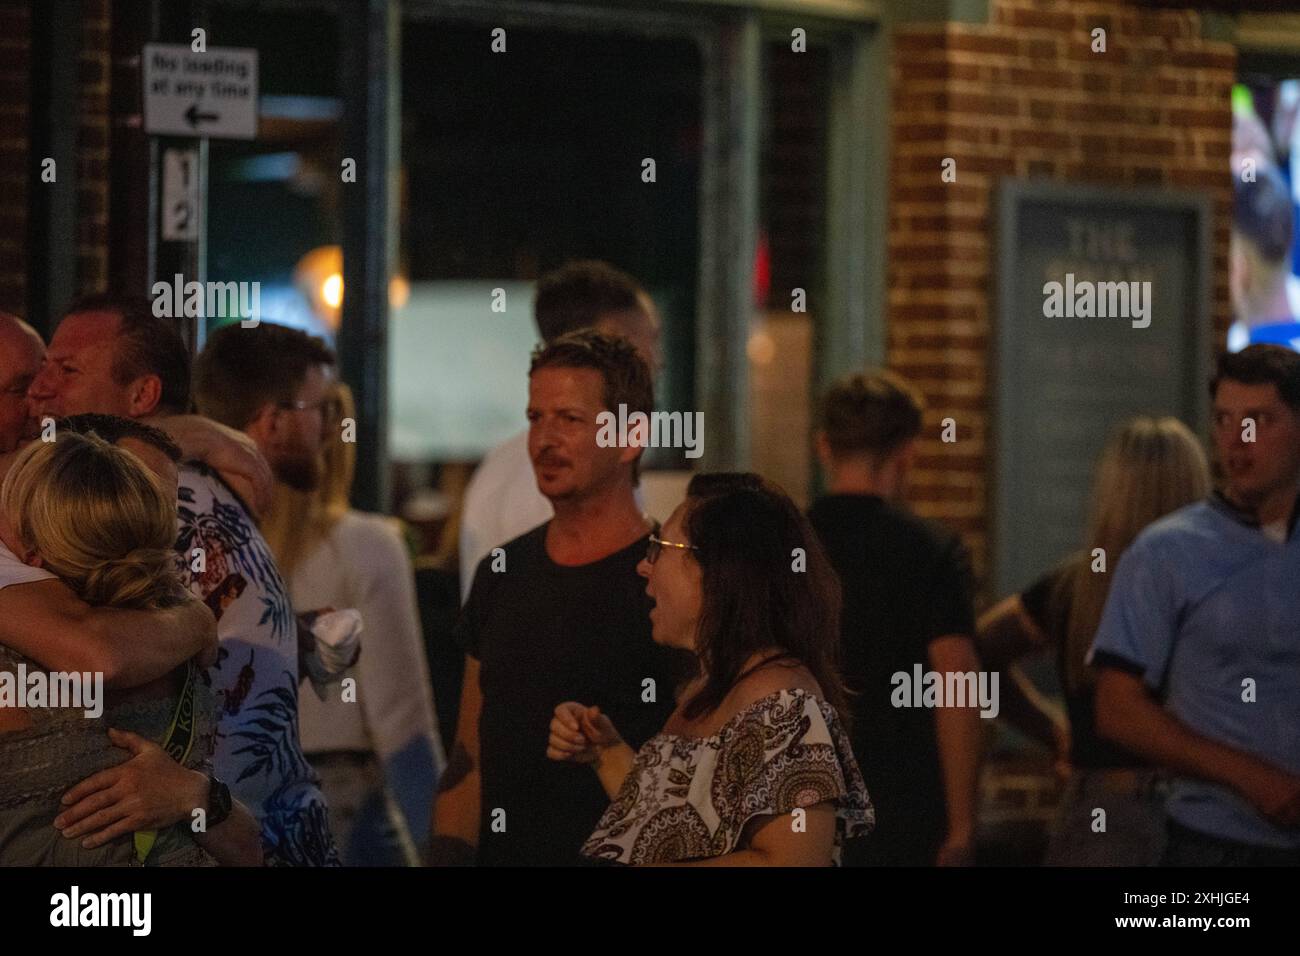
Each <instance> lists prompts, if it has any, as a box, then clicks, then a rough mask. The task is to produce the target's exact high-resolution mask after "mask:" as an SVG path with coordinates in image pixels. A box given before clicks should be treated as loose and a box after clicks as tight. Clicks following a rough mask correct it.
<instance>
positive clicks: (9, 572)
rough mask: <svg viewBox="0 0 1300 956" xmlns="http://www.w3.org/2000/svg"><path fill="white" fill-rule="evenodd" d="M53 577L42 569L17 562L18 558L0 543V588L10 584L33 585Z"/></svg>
mask: <svg viewBox="0 0 1300 956" xmlns="http://www.w3.org/2000/svg"><path fill="white" fill-rule="evenodd" d="M53 577H54V575H52V574H50V572H49V571H46V570H45V569H44V568H34V567H32V566H31V565H30V564H24V563H23V562H22V561H19V560H18V556H17V555H16V554H14V553H13V552H12V551H10V550H9V549H8V548H6V547H5V546H4V544H3V542H0V588H7V587H9V586H10V585H11V584H34V583H36V582H37V581H49V580H51V579H52V578H53Z"/></svg>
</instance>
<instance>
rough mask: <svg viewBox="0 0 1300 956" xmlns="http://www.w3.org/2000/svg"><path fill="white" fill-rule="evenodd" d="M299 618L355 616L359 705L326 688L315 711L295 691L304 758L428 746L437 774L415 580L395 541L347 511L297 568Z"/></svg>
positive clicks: (292, 585)
mask: <svg viewBox="0 0 1300 956" xmlns="http://www.w3.org/2000/svg"><path fill="white" fill-rule="evenodd" d="M288 585H289V594H290V596H291V597H292V599H293V606H294V609H295V610H296V611H299V612H302V611H312V610H317V609H319V608H323V607H333V608H335V609H341V608H345V607H354V608H356V609H357V610H358V611H360V612H361V619H362V624H363V627H364V630H363V631H362V633H361V658H360V660H358V662H357V664H356V666H354V667H352V668H351V669H350V670H348V672H347V673H346V674H345V675H344V676H345V677H352V678H355V679H356V702H355V703H350V702H345V701H344V700H343V694H342V685H341V684H332V685H330V687H329V692H328V693H327V695H326V699H325V700H324V701H323V702H322V701H321V700H320V699H319V698H318V697H317V696H316V694H315V692H314V691H313V690H312V689H311V688H310V687H309V686H307V685H304V686H303V687H302V688H301V693H300V694H299V702H298V716H299V722H300V732H301V736H302V749H303V751H304V752H306V753H307V754H308V755H311V754H313V753H320V752H321V751H326V750H362V751H371V752H373V753H374V754H375V755H376V756H378V757H379V759H380V761H381V762H386V761H387V758H389V757H390V756H392V755H393V754H396V753H398V752H401V751H403V750H404V749H406V748H408V747H409V746H410V744H411V742H412V741H413V739H414V738H416V737H423V738H425V739H426V741H427V743H428V745H429V747H430V749H431V751H432V752H433V754H434V755H435V759H436V761H437V766H438V770H439V772H441V770H442V768H443V767H444V766H445V764H446V756H445V754H444V753H443V747H442V742H441V738H440V736H439V734H438V733H437V716H436V715H435V712H434V709H433V690H432V686H431V684H430V682H429V667H428V663H427V660H426V658H425V655H424V641H423V638H422V636H421V632H420V618H419V612H418V610H417V607H416V600H415V575H414V572H413V570H412V568H411V559H410V557H409V555H408V554H407V550H406V546H405V544H404V543H403V541H402V538H401V534H400V533H399V532H398V530H397V528H396V527H395V526H394V524H393V522H392V521H391V520H390V519H388V518H385V517H383V516H381V515H372V514H364V513H362V512H359V511H349V512H348V513H347V514H345V515H344V516H343V517H342V518H341V519H340V520H339V521H338V523H336V524H335V525H334V528H333V530H332V531H331V532H330V534H329V537H327V538H326V539H325V540H323V541H321V542H320V543H319V544H318V545H317V546H316V547H315V548H314V549H313V550H312V552H311V553H310V554H308V555H306V556H305V557H304V559H303V560H302V561H300V562H299V564H298V567H297V568H296V569H295V570H294V573H293V575H292V578H291V579H290V580H289V582H288Z"/></svg>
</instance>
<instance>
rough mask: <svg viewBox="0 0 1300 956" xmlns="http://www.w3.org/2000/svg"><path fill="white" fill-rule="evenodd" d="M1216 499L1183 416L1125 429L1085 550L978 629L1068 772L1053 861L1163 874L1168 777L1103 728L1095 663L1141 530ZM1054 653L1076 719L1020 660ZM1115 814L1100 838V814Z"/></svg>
mask: <svg viewBox="0 0 1300 956" xmlns="http://www.w3.org/2000/svg"><path fill="white" fill-rule="evenodd" d="M1209 491H1210V473H1209V467H1208V465H1207V464H1206V456H1205V452H1204V450H1203V449H1202V448H1201V445H1200V443H1199V442H1197V440H1196V437H1195V436H1194V435H1193V434H1192V433H1191V431H1190V430H1189V429H1188V428H1187V426H1186V425H1184V424H1183V423H1182V422H1180V421H1178V420H1177V419H1176V418H1169V417H1166V418H1151V417H1146V416H1143V417H1138V418H1134V419H1132V420H1130V421H1128V422H1126V423H1125V424H1124V425H1123V426H1121V427H1120V428H1119V429H1117V430H1116V432H1115V433H1114V434H1113V435H1112V437H1111V439H1110V441H1109V442H1108V443H1107V445H1106V447H1105V449H1104V450H1103V452H1102V455H1101V458H1100V460H1099V462H1098V465H1097V470H1096V475H1095V478H1094V483H1093V492H1092V504H1091V509H1090V513H1089V518H1088V525H1087V532H1086V535H1087V536H1086V538H1085V542H1084V548H1083V549H1082V550H1081V551H1079V552H1076V553H1075V554H1072V555H1070V556H1069V557H1068V558H1066V559H1065V560H1064V561H1063V562H1061V563H1060V564H1059V565H1058V566H1057V567H1056V568H1054V569H1053V570H1051V571H1050V572H1048V573H1047V574H1045V575H1044V576H1043V577H1041V578H1040V579H1039V580H1038V581H1036V582H1035V583H1034V584H1032V585H1030V587H1028V588H1027V589H1026V590H1025V591H1023V592H1021V593H1020V594H1016V595H1012V596H1011V597H1008V598H1006V599H1004V600H1003V601H1001V602H1000V603H999V604H997V605H996V606H994V607H993V608H991V609H990V610H989V611H987V612H986V613H985V614H984V615H983V616H982V617H981V618H980V621H979V642H980V655H981V658H982V659H983V661H984V662H985V665H986V666H987V667H988V668H990V669H991V670H1000V671H1009V672H1010V673H1009V674H1008V676H1009V677H1010V678H1011V679H1010V680H1006V681H1003V685H1002V686H1003V693H1002V696H1003V703H1002V713H1003V716H1004V717H1005V718H1006V719H1007V720H1009V721H1010V722H1011V723H1013V724H1014V725H1015V726H1016V727H1017V728H1018V729H1020V730H1022V731H1023V732H1025V733H1026V734H1027V735H1029V736H1031V737H1033V738H1035V739H1038V740H1039V741H1041V742H1043V743H1045V744H1047V745H1048V746H1050V747H1052V748H1053V749H1054V750H1055V752H1056V754H1057V758H1058V770H1059V771H1060V772H1062V773H1065V772H1068V773H1069V782H1068V784H1067V786H1066V791H1065V794H1064V797H1063V798H1062V802H1061V807H1060V810H1059V812H1058V815H1057V819H1056V822H1055V824H1054V826H1053V832H1052V835H1051V841H1050V845H1049V847H1048V852H1047V858H1046V861H1045V862H1046V863H1047V864H1049V865H1056V866H1089V865H1105V866H1125V865H1128V866H1153V865H1155V863H1156V862H1157V861H1158V860H1159V858H1160V853H1161V850H1162V848H1163V842H1164V821H1163V811H1162V809H1161V803H1162V800H1161V788H1162V786H1163V781H1162V780H1161V779H1160V777H1159V775H1158V774H1157V773H1156V772H1155V771H1154V770H1153V769H1152V768H1150V767H1149V766H1148V765H1147V764H1146V762H1145V761H1143V760H1142V759H1141V758H1139V757H1137V756H1136V755H1134V754H1132V753H1129V752H1127V751H1125V750H1124V749H1123V748H1121V747H1118V746H1117V745H1115V744H1112V743H1110V742H1109V741H1107V740H1104V739H1103V738H1101V737H1100V736H1099V735H1098V734H1097V733H1096V730H1095V699H1094V698H1095V692H1096V686H1095V675H1094V674H1093V672H1092V670H1091V669H1090V668H1089V667H1088V665H1087V663H1086V658H1087V654H1088V649H1089V647H1090V646H1091V644H1092V640H1093V635H1094V634H1095V633H1096V630H1097V625H1098V623H1099V621H1100V620H1101V613H1102V609H1103V607H1104V606H1105V604H1106V595H1107V594H1108V593H1109V591H1110V581H1111V578H1110V574H1111V572H1113V571H1114V569H1115V566H1116V565H1117V564H1118V563H1119V559H1120V556H1121V555H1122V554H1123V553H1124V551H1125V549H1127V548H1128V546H1129V545H1130V544H1131V543H1132V542H1133V539H1134V538H1136V537H1137V535H1138V533H1139V532H1140V531H1141V530H1142V529H1143V528H1145V527H1146V526H1147V525H1149V524H1151V523H1152V522H1153V521H1155V520H1157V519H1158V518H1161V517H1163V516H1164V515H1167V514H1169V513H1170V512H1172V511H1176V510H1177V509H1179V508H1181V507H1183V506H1184V505H1187V504H1191V503H1192V502H1194V501H1197V500H1199V499H1201V498H1204V497H1205V496H1206V495H1207V494H1208V493H1209ZM1045 648H1051V649H1052V650H1053V651H1054V653H1055V657H1056V664H1057V670H1058V673H1059V675H1060V681H1061V687H1062V690H1063V692H1064V697H1065V706H1066V710H1067V712H1068V717H1069V719H1068V722H1067V721H1066V720H1065V719H1063V718H1062V716H1061V714H1060V712H1059V710H1058V708H1056V707H1055V706H1053V704H1052V703H1050V702H1048V701H1047V700H1046V699H1045V697H1044V696H1043V695H1042V694H1041V693H1039V692H1038V691H1037V690H1036V689H1035V688H1034V687H1033V685H1032V684H1030V682H1029V681H1028V680H1027V679H1026V678H1025V676H1024V675H1023V674H1022V673H1020V672H1019V670H1018V669H1017V668H1016V667H1015V663H1016V662H1017V661H1018V660H1019V659H1020V658H1022V657H1025V656H1026V655H1028V654H1031V653H1034V652H1035V651H1041V650H1043V649H1045ZM1098 807H1100V808H1103V809H1105V810H1106V830H1105V832H1104V833H1097V832H1094V831H1093V829H1092V826H1093V822H1094V820H1093V811H1094V810H1095V809H1096V808H1098Z"/></svg>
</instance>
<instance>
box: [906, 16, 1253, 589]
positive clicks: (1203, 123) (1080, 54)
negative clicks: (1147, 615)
mask: <svg viewBox="0 0 1300 956" xmlns="http://www.w3.org/2000/svg"><path fill="white" fill-rule="evenodd" d="M989 6H990V13H989V22H987V23H983V24H953V23H941V24H924V25H907V24H901V25H898V26H897V27H896V28H895V33H894V48H893V49H894V62H893V118H892V124H893V125H892V136H893V140H892V142H893V147H892V149H893V155H892V168H891V184H890V228H889V339H888V359H889V364H890V365H891V366H892V367H894V368H896V369H898V370H899V371H900V372H902V373H903V374H905V375H907V376H908V377H909V378H911V379H912V380H913V381H915V382H916V383H917V384H918V385H919V386H920V387H921V389H922V390H923V391H924V392H925V394H926V397H927V400H928V402H929V406H930V407H929V410H928V412H927V422H926V423H927V430H926V435H927V436H928V438H927V439H925V440H924V441H923V442H922V445H921V448H920V449H919V451H920V455H919V460H918V462H917V469H916V472H915V475H914V478H913V493H912V495H911V500H912V502H913V503H914V504H915V506H916V508H917V510H918V511H919V512H921V513H922V514H926V515H928V516H930V517H934V518H938V519H940V520H942V521H944V522H946V523H947V524H949V525H950V526H951V527H953V528H954V529H956V530H958V531H960V532H961V533H962V534H963V535H964V537H965V539H966V541H967V544H968V545H969V546H970V548H971V551H972V556H973V558H974V560H975V565H976V572H977V574H978V575H979V576H980V577H981V578H983V576H984V574H985V573H986V571H987V568H988V545H989V543H988V534H989V526H988V517H987V510H986V503H987V499H988V493H989V488H988V475H989V469H990V467H991V459H990V458H989V457H988V455H989V451H990V446H989V444H988V441H987V438H988V426H989V394H988V383H989V366H988V360H987V345H988V343H989V341H990V338H991V334H990V333H991V328H990V322H991V313H990V301H991V290H992V284H993V282H994V281H995V276H994V273H993V265H994V263H993V257H994V253H995V249H994V246H993V230H994V226H995V222H994V217H995V215H996V208H995V206H994V204H993V190H994V185H995V182H996V180H997V178H998V176H1000V175H1004V174H1006V175H1016V176H1022V177H1036V178H1048V179H1060V180H1073V181H1084V182H1094V183H1109V184H1144V183H1151V184H1159V185H1168V186H1174V187H1182V188H1188V189H1203V190H1206V191H1207V192H1209V193H1210V195H1211V196H1212V200H1213V204H1214V250H1213V251H1214V270H1215V283H1216V285H1215V301H1214V310H1213V314H1214V319H1215V324H1216V328H1217V329H1218V330H1219V332H1220V335H1222V333H1223V332H1224V331H1225V330H1226V328H1227V325H1228V321H1229V302H1228V291H1227V248H1228V230H1229V218H1228V217H1229V213H1230V208H1231V201H1232V186H1231V180H1230V177H1229V175H1228V168H1229V163H1228V160H1229V150H1230V144H1229V141H1230V137H1231V128H1232V122H1231V110H1230V104H1229V90H1230V86H1231V84H1232V82H1233V80H1234V76H1235V68H1236V51H1235V49H1234V48H1233V47H1232V46H1230V45H1226V44H1223V43H1216V42H1210V41H1206V40H1202V39H1201V38H1200V33H1201V24H1200V16H1199V14H1197V13H1195V12H1190V11H1184V10H1149V9H1148V10H1139V9H1136V8H1134V7H1132V6H1130V5H1129V4H1128V3H1125V2H1122V0H1091V2H1068V0H991V2H990V5H989ZM1095 27H1103V28H1104V29H1105V30H1106V52H1105V53H1093V52H1092V45H1091V44H1092V40H1091V31H1092V29H1093V28H1095ZM949 156H951V157H953V158H954V159H956V161H957V179H956V182H953V183H944V182H942V180H941V179H940V172H941V163H942V160H943V158H944V157H949ZM946 416H952V417H953V418H954V419H956V421H957V423H958V440H957V442H956V443H950V444H944V443H943V442H941V441H940V440H939V434H940V427H939V422H940V420H941V419H942V418H944V417H946Z"/></svg>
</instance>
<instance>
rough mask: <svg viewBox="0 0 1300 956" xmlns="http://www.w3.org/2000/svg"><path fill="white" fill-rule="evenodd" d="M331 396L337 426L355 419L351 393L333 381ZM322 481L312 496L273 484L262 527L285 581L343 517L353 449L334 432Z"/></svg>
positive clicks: (349, 491)
mask: <svg viewBox="0 0 1300 956" xmlns="http://www.w3.org/2000/svg"><path fill="white" fill-rule="evenodd" d="M331 394H332V396H333V399H334V402H333V406H334V407H333V414H334V415H335V419H334V421H333V422H332V423H331V422H326V428H327V429H329V428H330V426H331V424H332V425H334V426H337V425H338V423H339V422H341V421H342V420H343V419H345V418H352V417H353V416H354V415H355V414H356V406H355V405H354V403H353V400H352V390H351V389H350V388H348V387H347V385H345V384H343V383H342V382H335V383H334V385H333V387H332V389H331ZM321 461H322V465H323V467H322V468H321V481H320V484H319V485H317V486H316V488H315V490H313V491H298V490H297V489H294V488H290V487H289V486H288V485H286V484H284V482H279V481H277V482H276V483H275V500H274V501H273V502H272V505H271V509H270V510H269V511H268V512H267V515H266V518H265V520H263V522H262V524H261V531H262V536H263V537H264V538H266V543H267V545H269V546H270V548H271V554H272V555H273V556H274V557H275V563H276V566H277V567H278V568H279V569H280V573H281V574H282V575H283V576H284V577H285V578H288V577H289V576H290V575H292V574H293V571H294V568H296V567H297V566H298V563H299V562H300V561H301V560H302V559H303V558H304V557H306V556H307V555H308V554H310V553H311V552H312V549H313V548H315V547H316V545H317V544H319V543H320V542H321V541H323V540H324V539H325V538H326V537H328V536H329V533H330V532H331V531H332V530H333V528H334V525H335V524H337V523H338V521H339V519H340V518H342V517H343V516H344V515H345V514H347V512H348V508H349V507H350V504H349V499H350V497H351V495H352V478H353V475H354V473H355V471H356V462H357V446H356V443H355V442H345V441H343V440H342V437H341V436H340V434H339V431H338V428H337V427H334V428H333V429H332V437H331V438H330V440H329V441H327V442H325V443H324V445H323V447H322V448H321Z"/></svg>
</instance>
